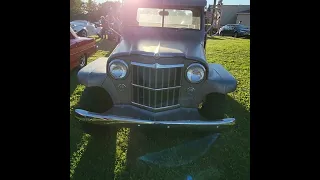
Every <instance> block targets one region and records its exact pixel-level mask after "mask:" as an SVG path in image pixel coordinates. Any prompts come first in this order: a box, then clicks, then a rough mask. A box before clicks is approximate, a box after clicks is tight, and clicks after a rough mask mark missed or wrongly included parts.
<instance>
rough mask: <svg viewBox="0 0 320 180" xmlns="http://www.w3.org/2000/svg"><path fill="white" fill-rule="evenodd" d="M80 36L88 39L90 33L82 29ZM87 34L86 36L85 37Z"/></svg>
mask: <svg viewBox="0 0 320 180" xmlns="http://www.w3.org/2000/svg"><path fill="white" fill-rule="evenodd" d="M77 34H78V36H80V37H87V36H88V33H87V31H86V30H84V29H82V30H81V31H79V32H78V33H77ZM84 34H85V35H84Z"/></svg>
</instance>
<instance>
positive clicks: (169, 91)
mask: <svg viewBox="0 0 320 180" xmlns="http://www.w3.org/2000/svg"><path fill="white" fill-rule="evenodd" d="M168 70H169V72H168V87H170V80H171V79H170V69H168ZM169 92H170V90H169V89H168V90H167V105H166V106H168V105H169V95H170V94H169Z"/></svg>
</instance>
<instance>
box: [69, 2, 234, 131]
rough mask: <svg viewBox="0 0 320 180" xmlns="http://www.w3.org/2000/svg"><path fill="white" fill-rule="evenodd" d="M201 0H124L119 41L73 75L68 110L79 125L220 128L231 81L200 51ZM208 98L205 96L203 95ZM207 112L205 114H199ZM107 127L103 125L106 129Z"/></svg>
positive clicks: (227, 122)
mask: <svg viewBox="0 0 320 180" xmlns="http://www.w3.org/2000/svg"><path fill="white" fill-rule="evenodd" d="M206 4H207V2H206V0H131V1H129V0H128V1H125V2H124V5H123V7H122V8H123V10H122V12H125V15H122V16H121V17H122V19H121V20H122V27H121V31H120V34H121V36H122V38H121V41H120V42H119V44H118V45H117V47H116V48H115V49H114V50H113V52H112V53H111V55H110V56H109V57H101V58H98V59H97V60H95V61H93V62H92V63H90V64H88V65H87V66H86V67H84V68H82V69H81V70H80V71H79V72H78V79H79V81H80V83H82V84H83V85H85V86H86V89H85V91H84V92H83V95H82V97H81V100H80V105H79V108H77V109H75V114H76V117H77V118H78V119H79V120H80V121H81V122H84V125H89V124H90V125H92V124H94V126H99V127H111V125H118V126H128V127H137V128H143V127H144V128H148V127H159V128H183V129H185V128H190V129H191V130H200V131H201V130H205V129H206V130H209V131H220V130H225V129H226V128H229V127H233V125H234V124H235V118H225V117H224V113H225V111H224V108H225V105H226V95H227V94H228V93H230V92H233V91H235V90H236V87H237V81H236V79H235V78H234V77H233V76H232V75H231V74H230V73H229V72H228V71H227V70H226V69H225V68H224V67H223V66H221V65H220V64H215V63H208V62H207V60H206V55H205V42H206V36H205V34H206V33H205V24H204V6H206ZM209 96H210V97H211V98H210V99H209V100H208V97H209ZM204 109H206V110H207V111H210V113H211V115H210V116H209V117H210V118H211V119H210V118H208V117H205V116H204V115H203V113H202V111H203V110H204ZM106 129H107V128H106Z"/></svg>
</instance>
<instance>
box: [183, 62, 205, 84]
mask: <svg viewBox="0 0 320 180" xmlns="http://www.w3.org/2000/svg"><path fill="white" fill-rule="evenodd" d="M205 72H206V69H205V68H204V67H203V66H202V65H201V64H198V63H195V64H191V65H190V66H189V67H188V68H187V71H186V76H187V80H188V81H189V82H191V83H199V82H201V81H202V80H203V79H204V76H205Z"/></svg>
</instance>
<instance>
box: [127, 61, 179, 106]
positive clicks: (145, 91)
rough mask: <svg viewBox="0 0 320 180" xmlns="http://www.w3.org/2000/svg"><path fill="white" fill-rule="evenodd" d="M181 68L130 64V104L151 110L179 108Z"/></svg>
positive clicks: (177, 66) (177, 65) (175, 65)
mask: <svg viewBox="0 0 320 180" xmlns="http://www.w3.org/2000/svg"><path fill="white" fill-rule="evenodd" d="M183 67H184V64H173V65H162V64H157V63H156V64H144V63H137V62H131V66H130V68H131V70H130V71H131V73H132V74H131V76H132V79H131V81H132V82H131V85H132V98H131V102H132V104H133V105H137V106H139V107H143V108H148V109H151V110H163V109H168V108H169V109H170V108H175V107H179V106H180V105H179V97H180V93H181V92H180V89H181V85H182V78H183Z"/></svg>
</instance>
